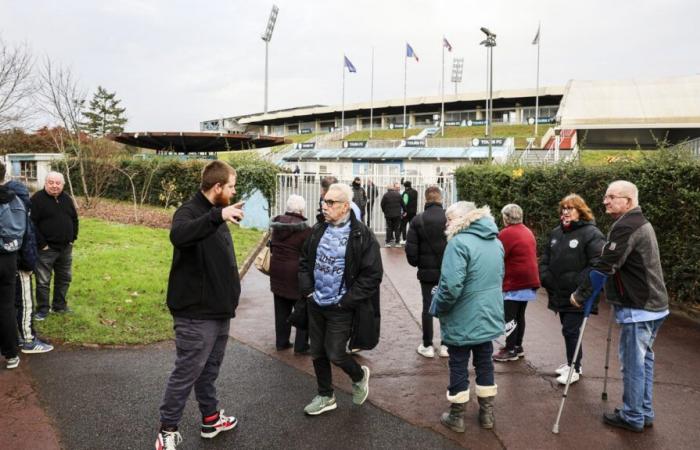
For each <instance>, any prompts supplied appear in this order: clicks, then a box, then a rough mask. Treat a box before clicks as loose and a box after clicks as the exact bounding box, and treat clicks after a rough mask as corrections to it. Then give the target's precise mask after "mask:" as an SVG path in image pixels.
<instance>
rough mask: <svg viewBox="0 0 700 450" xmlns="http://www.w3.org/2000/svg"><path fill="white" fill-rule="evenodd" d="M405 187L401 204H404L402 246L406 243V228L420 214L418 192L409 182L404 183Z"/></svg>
mask: <svg viewBox="0 0 700 450" xmlns="http://www.w3.org/2000/svg"><path fill="white" fill-rule="evenodd" d="M403 187H404V191H403V194H401V203H403V209H404V214H402V216H401V244H405V243H406V227H407V226H408V224H409V223H410V222H411V220H413V218H414V217H416V213H417V212H418V191H416V190H415V189H413V187H411V182H410V181H408V180H406V181H404V183H403Z"/></svg>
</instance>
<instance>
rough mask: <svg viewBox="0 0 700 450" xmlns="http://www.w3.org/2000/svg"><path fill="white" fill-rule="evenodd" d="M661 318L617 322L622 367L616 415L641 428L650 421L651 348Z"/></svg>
mask: <svg viewBox="0 0 700 450" xmlns="http://www.w3.org/2000/svg"><path fill="white" fill-rule="evenodd" d="M664 319H665V318H662V319H658V320H650V321H647V322H635V323H622V324H620V328H621V331H620V366H621V368H622V383H623V386H624V391H623V394H622V410H621V411H620V417H622V418H623V419H624V420H625V421H627V422H628V423H630V424H632V425H634V426H636V427H643V426H644V419H645V418H646V420H647V422H650V421H653V420H654V408H653V405H652V393H653V386H654V351H653V350H652V347H653V345H654V340H655V339H656V334H657V333H658V332H659V328H660V327H661V324H662V323H663V321H664Z"/></svg>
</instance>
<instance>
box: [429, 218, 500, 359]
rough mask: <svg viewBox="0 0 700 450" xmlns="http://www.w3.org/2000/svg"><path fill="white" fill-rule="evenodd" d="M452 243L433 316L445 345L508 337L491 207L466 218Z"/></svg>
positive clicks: (450, 242)
mask: <svg viewBox="0 0 700 450" xmlns="http://www.w3.org/2000/svg"><path fill="white" fill-rule="evenodd" d="M449 239H450V240H449V241H448V242H447V248H446V249H445V255H444V257H443V259H442V270H441V274H440V283H439V285H438V288H437V290H436V292H435V295H434V296H433V303H432V305H431V312H433V313H434V315H436V316H437V317H438V318H439V319H440V332H441V334H442V342H444V343H445V344H448V345H455V346H465V345H476V344H481V343H484V342H488V341H491V340H493V339H495V338H497V337H498V336H501V335H502V334H503V331H504V329H505V323H504V320H503V318H504V316H503V293H502V291H501V287H502V284H503V274H504V272H505V268H504V265H503V255H504V251H503V245H502V244H501V241H499V240H498V227H497V226H496V223H495V222H494V220H493V217H492V216H491V212H490V210H489V208H488V207H483V208H479V209H475V210H473V211H471V212H470V213H469V214H467V216H466V218H465V220H464V222H463V226H462V228H461V229H460V230H459V231H458V232H457V233H456V234H455V235H454V236H452V237H451V238H449Z"/></svg>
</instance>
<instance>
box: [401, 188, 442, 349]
mask: <svg viewBox="0 0 700 450" xmlns="http://www.w3.org/2000/svg"><path fill="white" fill-rule="evenodd" d="M446 223H447V219H446V217H445V210H444V209H443V208H442V192H441V191H440V188H439V187H437V186H430V187H429V188H427V189H426V190H425V211H424V212H422V213H421V214H418V215H417V216H416V217H414V218H413V220H411V227H410V228H409V229H408V238H407V240H406V259H408V263H409V264H410V265H412V266H413V267H418V280H419V281H420V290H421V294H422V295H423V313H422V315H421V319H422V325H423V343H422V344H421V345H419V346H418V348H417V349H416V351H417V352H418V354H420V355H422V356H425V357H426V358H432V357H434V356H435V351H434V350H433V316H432V314H430V312H429V309H430V302H431V301H432V299H433V292H432V291H433V288H435V286H437V284H438V282H439V281H440V267H442V255H443V253H445V247H446V246H447V237H446V236H445V224H446ZM439 354H440V356H442V357H444V358H446V357H448V356H449V355H448V353H447V347H446V346H444V345H440V350H439Z"/></svg>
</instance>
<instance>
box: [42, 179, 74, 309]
mask: <svg viewBox="0 0 700 450" xmlns="http://www.w3.org/2000/svg"><path fill="white" fill-rule="evenodd" d="M64 185H65V180H64V178H63V175H62V174H60V173H58V172H49V174H48V175H46V181H45V182H44V189H42V190H40V191H38V192H37V193H36V194H34V195H33V196H32V199H31V203H32V210H31V218H32V222H33V223H34V231H35V233H36V241H37V248H38V249H39V261H38V263H37V266H36V304H37V313H36V316H35V320H44V319H45V318H46V316H47V315H48V313H49V291H50V288H51V275H52V273H53V276H54V282H53V300H52V301H51V309H52V310H53V312H56V313H63V312H69V311H70V309H69V308H68V303H67V301H66V295H67V294H68V287H69V286H70V282H71V280H72V265H73V242H75V240H76V239H78V213H77V212H76V210H75V205H74V204H73V199H72V198H71V197H70V196H69V195H68V194H66V193H65V192H63V186H64Z"/></svg>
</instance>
